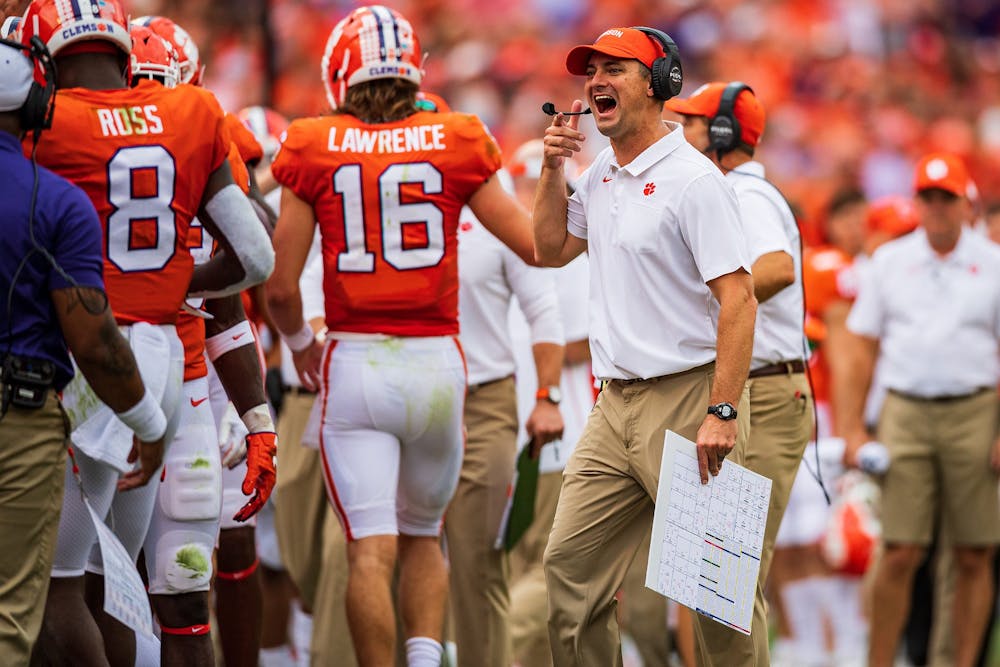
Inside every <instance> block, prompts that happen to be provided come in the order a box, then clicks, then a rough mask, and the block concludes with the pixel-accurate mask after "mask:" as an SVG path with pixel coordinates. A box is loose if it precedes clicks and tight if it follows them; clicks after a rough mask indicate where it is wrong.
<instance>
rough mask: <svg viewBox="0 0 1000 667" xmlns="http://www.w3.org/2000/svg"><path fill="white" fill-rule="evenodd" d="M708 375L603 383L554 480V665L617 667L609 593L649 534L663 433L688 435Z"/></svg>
mask: <svg viewBox="0 0 1000 667" xmlns="http://www.w3.org/2000/svg"><path fill="white" fill-rule="evenodd" d="M714 374H715V367H714V364H709V365H706V366H702V367H699V368H695V369H692V370H690V371H687V372H685V373H678V374H676V375H672V376H666V377H662V378H656V379H652V380H647V381H644V382H637V383H633V384H622V383H620V382H611V383H609V384H608V385H607V386H606V387H605V389H604V391H602V392H601V395H600V397H599V398H598V401H597V405H596V406H595V407H594V410H593V411H592V412H591V413H590V417H589V418H588V420H587V425H586V426H585V427H584V430H583V434H582V436H581V437H580V442H579V444H578V445H577V448H576V450H575V451H574V452H573V455H572V457H571V458H570V460H569V463H568V464H567V466H566V471H565V473H564V474H563V486H562V490H561V491H560V495H559V505H558V507H557V508H556V516H555V521H554V523H553V526H552V534H551V535H550V536H549V544H548V547H547V548H546V551H545V579H546V584H547V586H548V591H549V641H550V644H551V647H552V657H553V662H554V664H555V665H557V667H562V666H564V665H565V666H567V667H568V666H570V665H595V666H596V665H599V666H601V667H607V666H608V665H621V664H622V655H621V645H620V640H619V636H618V621H617V618H616V602H615V594H616V593H617V591H618V589H619V588H620V587H621V585H622V582H623V581H624V579H625V571H626V570H627V569H628V566H629V564H630V563H631V562H632V558H633V557H634V556H635V552H636V549H637V548H638V547H639V545H640V543H641V542H642V540H643V538H644V537H645V536H646V534H647V533H649V531H650V526H651V524H652V520H653V501H654V499H655V498H656V491H657V483H658V481H659V474H660V461H661V459H662V457H663V439H664V434H665V431H666V430H667V429H670V430H672V431H675V432H676V433H678V434H680V435H682V436H684V437H685V438H689V439H691V440H694V439H695V438H696V437H697V432H698V427H699V426H700V425H701V424H702V422H703V421H704V420H705V416H706V408H707V407H708V405H709V391H710V387H711V383H712V378H713V376H714ZM748 400H749V399H748V396H747V395H746V394H744V400H742V401H741V402H740V407H739V410H740V420H739V421H740V424H739V426H740V428H739V437H738V440H737V446H736V449H735V450H734V454H735V458H736V459H737V460H739V459H740V458H741V456H742V448H743V447H744V445H745V443H746V434H747V430H748V428H749V406H748ZM763 639H764V641H766V639H767V638H766V637H764V638H763Z"/></svg>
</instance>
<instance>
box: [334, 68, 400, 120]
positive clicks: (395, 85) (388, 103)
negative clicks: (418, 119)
mask: <svg viewBox="0 0 1000 667" xmlns="http://www.w3.org/2000/svg"><path fill="white" fill-rule="evenodd" d="M417 90H418V87H417V84H415V83H413V82H412V81H407V80H406V79H398V78H391V79H375V80H374V81H365V82H364V83H359V84H356V85H354V86H351V87H350V88H348V89H347V94H346V95H345V96H344V102H343V104H341V105H340V107H339V108H338V109H337V110H336V111H335V112H334V113H335V114H350V115H351V116H354V117H355V118H358V119H360V120H362V121H364V122H366V123H391V122H393V121H397V120H403V119H404V118H407V117H408V116H410V115H412V114H414V113H416V112H417Z"/></svg>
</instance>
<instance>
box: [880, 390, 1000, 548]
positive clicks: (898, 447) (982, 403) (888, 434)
mask: <svg viewBox="0 0 1000 667" xmlns="http://www.w3.org/2000/svg"><path fill="white" fill-rule="evenodd" d="M878 432H879V439H880V440H881V441H882V442H883V443H884V444H885V445H886V447H888V449H889V455H890V464H889V470H888V472H887V473H886V474H885V476H884V478H883V479H882V536H883V539H884V540H885V541H886V542H895V543H907V544H930V543H931V538H932V536H933V532H934V523H935V519H936V518H937V516H938V513H939V511H940V517H941V522H942V525H943V526H946V527H947V530H948V532H949V534H950V535H951V536H952V538H953V540H954V543H955V544H957V545H989V544H1000V501H998V498H997V491H998V480H997V474H996V473H994V472H993V470H992V468H991V467H990V451H991V449H992V447H993V444H994V443H995V442H996V440H997V435H998V432H1000V400H998V397H997V392H996V391H994V390H992V389H989V390H983V391H981V392H979V393H977V394H975V395H973V396H970V397H968V398H961V399H952V400H948V401H930V400H919V399H913V398H908V397H903V396H900V395H898V394H894V393H892V392H889V394H888V395H887V396H886V399H885V404H884V405H883V407H882V416H881V418H880V419H879V427H878Z"/></svg>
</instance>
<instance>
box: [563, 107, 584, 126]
mask: <svg viewBox="0 0 1000 667" xmlns="http://www.w3.org/2000/svg"><path fill="white" fill-rule="evenodd" d="M570 111H573V112H575V113H576V112H580V111H583V102H582V101H580V100H573V106H572V107H570ZM559 115H560V116H561V115H562V114H559ZM579 125H580V117H579V116H570V117H569V118H568V119H566V127H568V128H570V129H571V130H575V129H576V128H577V126H579Z"/></svg>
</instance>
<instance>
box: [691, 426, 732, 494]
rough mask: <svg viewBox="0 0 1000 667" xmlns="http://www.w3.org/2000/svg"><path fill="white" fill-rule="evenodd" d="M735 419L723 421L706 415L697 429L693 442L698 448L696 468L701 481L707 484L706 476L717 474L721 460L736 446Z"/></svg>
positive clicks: (720, 467) (720, 466)
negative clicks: (696, 435)
mask: <svg viewBox="0 0 1000 667" xmlns="http://www.w3.org/2000/svg"><path fill="white" fill-rule="evenodd" d="M736 432H737V427H736V420H735V419H731V420H728V421H723V420H722V419H719V418H718V417H716V416H715V415H706V416H705V420H704V421H703V422H702V423H701V427H700V428H699V429H698V438H697V440H696V442H695V444H696V445H697V448H698V470H699V472H701V483H702V484H708V476H709V474H711V475H712V476H713V477H714V476H716V475H718V474H719V470H721V469H722V461H723V459H725V458H726V455H727V454H728V453H729V452H731V451H733V447H735V446H736Z"/></svg>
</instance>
